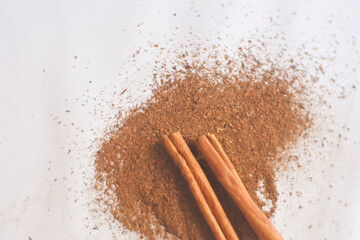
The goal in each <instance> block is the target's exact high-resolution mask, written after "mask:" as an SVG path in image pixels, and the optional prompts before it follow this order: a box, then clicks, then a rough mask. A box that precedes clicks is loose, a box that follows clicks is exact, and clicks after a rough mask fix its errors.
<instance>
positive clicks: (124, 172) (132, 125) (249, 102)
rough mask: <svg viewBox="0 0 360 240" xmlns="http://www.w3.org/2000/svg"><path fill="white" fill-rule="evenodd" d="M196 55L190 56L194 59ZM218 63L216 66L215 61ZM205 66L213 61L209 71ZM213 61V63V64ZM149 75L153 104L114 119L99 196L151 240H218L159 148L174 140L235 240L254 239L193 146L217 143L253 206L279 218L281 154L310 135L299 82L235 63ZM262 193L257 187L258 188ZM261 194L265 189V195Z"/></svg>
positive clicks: (182, 63) (252, 63) (290, 73)
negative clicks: (196, 167) (207, 140)
mask: <svg viewBox="0 0 360 240" xmlns="http://www.w3.org/2000/svg"><path fill="white" fill-rule="evenodd" d="M195 55H196V54H195ZM220 58H221V59H220ZM209 59H212V60H211V61H210V60H209ZM214 59H215V60H214ZM167 69H171V70H164V69H155V70H154V89H153V95H152V97H151V98H150V99H149V100H148V101H147V102H145V103H144V104H142V105H139V106H136V107H135V108H133V109H130V110H129V111H128V112H127V114H126V115H125V116H121V115H119V117H118V120H119V121H118V122H119V123H118V124H117V125H115V126H113V128H112V130H111V131H110V133H109V134H108V136H107V137H106V138H104V140H103V141H102V143H101V146H100V149H99V151H98V152H97V155H96V161H95V165H96V180H97V185H96V188H97V189H98V190H100V191H102V195H101V199H102V201H103V203H105V204H106V206H107V208H108V209H109V211H110V212H111V213H112V215H113V217H114V218H115V219H117V220H118V221H119V222H121V223H122V224H123V225H124V227H126V228H127V229H129V230H134V231H137V232H139V233H140V234H141V235H142V236H143V237H145V238H147V239H158V238H165V239H176V238H179V239H184V240H187V239H214V237H213V236H212V233H211V231H210V229H209V227H208V226H207V224H206V222H205V220H204V218H203V216H202V214H201V212H200V210H199V208H198V206H197V205H196V202H195V200H194V199H193V196H192V194H191V192H190V190H189V189H188V186H187V184H186V181H185V180H184V179H183V177H182V175H181V173H180V171H179V169H177V167H176V166H175V164H174V163H173V161H172V160H171V159H170V157H169V156H168V154H167V152H166V151H165V149H164V148H163V146H162V145H161V143H160V141H159V136H160V135H161V134H163V133H166V134H169V133H172V132H174V131H180V132H181V133H182V135H183V136H184V138H185V140H186V141H187V143H188V144H189V146H190V148H191V150H192V151H193V153H194V155H195V156H196V157H197V159H198V161H199V163H200V165H201V166H202V168H203V169H204V171H205V173H206V175H207V176H208V178H209V180H210V183H211V184H212V186H213V188H214V190H215V192H216V194H217V196H218V197H219V200H220V202H221V204H222V206H223V207H224V209H225V211H226V213H227V215H228V217H229V219H230V221H231V223H232V224H233V226H234V228H235V231H236V232H237V234H238V236H239V238H240V239H257V237H256V235H255V233H254V232H253V231H252V229H251V228H250V226H249V225H248V223H247V222H246V219H245V218H244V217H243V215H242V214H241V212H240V210H239V209H238V208H237V207H236V205H235V204H234V203H233V201H232V200H231V198H230V197H229V196H228V194H227V193H226V192H225V190H224V189H223V188H222V186H221V185H220V184H219V182H218V181H217V180H216V178H215V176H214V175H213V174H212V172H211V170H210V169H209V167H208V166H207V164H206V162H205V161H204V160H203V159H202V156H201V155H200V154H199V152H198V150H197V149H196V147H195V145H194V140H195V139H196V138H197V137H198V136H200V135H202V134H206V133H215V134H216V136H217V138H218V139H219V140H220V142H221V144H222V146H223V147H224V150H225V151H226V153H227V154H228V156H229V158H230V159H231V160H232V162H233V164H234V166H235V168H236V170H237V171H238V173H239V176H240V178H241V179H242V181H243V183H244V185H245V186H246V188H247V190H248V191H249V193H250V195H251V197H252V198H253V199H254V200H255V202H256V203H257V204H258V205H259V206H261V207H263V206H265V202H264V199H260V198H259V197H258V195H257V193H256V191H257V190H259V189H260V188H262V193H263V195H264V197H265V199H266V200H271V202H272V205H271V206H270V208H269V209H270V210H269V211H266V214H267V215H268V217H271V216H272V214H273V213H274V211H275V209H276V201H277V197H278V192H277V189H276V186H275V180H276V179H275V174H276V169H278V168H277V167H278V166H279V165H281V164H284V163H285V162H286V161H288V159H287V158H286V157H280V156H282V155H281V153H283V151H284V150H285V149H286V147H287V146H289V145H290V144H292V143H294V142H296V140H297V139H298V138H299V137H300V136H301V135H302V134H303V133H304V131H305V130H306V129H307V128H308V127H309V126H310V123H311V120H310V119H309V117H308V111H307V110H306V107H305V106H306V96H305V91H306V90H305V88H304V84H303V82H302V81H303V79H302V76H303V75H302V74H301V73H300V74H299V72H298V71H297V70H296V69H295V68H294V67H291V68H288V69H282V68H279V67H276V65H275V64H273V63H272V62H271V63H269V62H264V63H261V62H260V61H259V60H258V59H256V58H255V57H254V56H252V55H251V54H250V53H248V52H246V53H245V52H244V51H243V50H241V49H239V52H238V53H236V57H234V58H230V57H229V56H226V55H225V56H221V57H218V56H210V57H209V58H208V59H206V60H202V61H199V60H198V59H197V60H192V59H191V57H189V56H188V55H187V54H180V55H179V56H178V59H177V60H176V61H175V62H174V63H173V66H170V67H169V66H167ZM262 185H263V186H262ZM261 186H262V187H261Z"/></svg>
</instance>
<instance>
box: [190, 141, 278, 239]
mask: <svg viewBox="0 0 360 240" xmlns="http://www.w3.org/2000/svg"><path fill="white" fill-rule="evenodd" d="M196 146H197V147H198V148H199V150H200V152H201V153H202V154H203V156H204V158H205V160H206V161H207V162H208V164H209V166H210V168H211V169H212V171H213V172H214V174H215V176H216V177H217V179H218V180H219V181H220V183H221V184H222V185H223V186H224V188H225V190H226V191H227V192H228V193H229V195H230V196H231V198H232V199H233V200H234V202H235V203H236V204H237V206H238V207H239V208H240V210H241V211H242V213H243V214H244V216H245V217H246V219H247V220H248V222H249V224H250V225H251V227H252V228H253V230H254V231H255V233H256V234H257V235H258V236H259V238H260V239H263V240H270V239H271V240H280V239H282V237H281V235H280V234H279V232H278V231H277V230H276V229H275V227H274V226H273V225H272V224H271V222H270V220H269V219H268V218H267V217H266V215H265V214H264V212H263V211H262V210H261V209H260V208H259V207H258V206H257V205H256V203H255V202H254V201H253V200H252V199H251V197H250V195H249V193H248V192H247V190H246V188H245V186H244V184H243V183H242V181H241V179H240V177H239V175H238V174H237V172H236V170H235V168H234V166H233V165H232V163H231V161H230V159H229V158H228V157H227V155H226V154H225V151H224V150H223V149H222V147H221V145H220V143H219V142H218V141H217V139H216V137H215V135H210V136H208V137H207V136H205V135H202V136H200V137H199V139H198V141H197V142H196Z"/></svg>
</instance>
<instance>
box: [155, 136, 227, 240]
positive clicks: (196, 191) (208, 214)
mask: <svg viewBox="0 0 360 240" xmlns="http://www.w3.org/2000/svg"><path fill="white" fill-rule="evenodd" d="M161 142H162V143H163V145H164V147H165V148H166V150H167V152H168V153H169V155H170V156H171V158H172V159H173V161H174V162H175V164H176V165H177V166H178V167H179V169H180V171H181V174H182V175H183V176H184V178H185V180H186V181H187V183H188V185H189V188H190V191H191V192H192V194H193V195H194V198H195V200H196V202H197V204H198V205H199V208H200V210H201V212H202V214H203V216H204V218H205V220H206V222H207V223H208V224H209V226H210V228H211V230H212V232H213V233H214V236H215V238H216V239H217V240H226V238H225V236H224V233H223V232H222V230H221V228H220V226H219V224H218V222H217V221H216V218H215V217H214V215H213V213H212V211H211V209H210V207H209V205H208V204H207V202H206V200H205V197H204V195H203V194H202V192H201V190H200V187H199V185H198V183H197V182H196V180H195V178H194V175H193V174H192V172H191V170H190V169H189V167H188V165H187V163H186V161H185V159H184V158H183V157H182V156H181V155H180V154H179V152H178V151H177V149H176V147H175V146H174V144H173V143H172V142H171V140H170V139H169V137H168V136H166V135H164V136H162V138H161Z"/></svg>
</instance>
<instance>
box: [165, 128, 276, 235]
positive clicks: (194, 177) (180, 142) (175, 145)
mask: <svg viewBox="0 0 360 240" xmlns="http://www.w3.org/2000/svg"><path fill="white" fill-rule="evenodd" d="M161 141H162V143H163V145H164V147H165V148H166V150H167V152H168V153H169V155H170V156H171V158H172V159H173V161H174V162H175V164H176V165H177V166H178V167H179V169H180V171H181V173H182V175H183V176H184V178H185V180H186V181H187V182H188V185H189V188H190V190H191V192H192V194H193V195H194V198H195V200H196V202H197V204H198V206H199V208H200V210H201V212H202V214H203V216H204V218H205V220H206V222H207V223H208V224H209V226H210V228H211V230H212V232H213V233H214V236H215V238H216V239H218V240H233V239H234V240H238V239H239V238H238V236H237V235H236V232H235V230H234V228H233V226H232V225H231V223H230V221H229V219H228V217H227V216H226V213H225V211H224V209H223V208H222V206H221V204H220V202H219V200H218V198H217V196H216V194H215V192H214V190H213V189H212V187H211V185H210V183H209V181H208V179H207V177H206V175H205V173H204V171H203V170H202V169H201V167H200V165H199V163H198V162H197V160H196V158H195V157H194V155H193V154H192V152H191V150H190V148H189V147H188V145H187V144H186V142H185V140H184V138H183V137H182V136H181V134H180V133H179V132H175V133H172V134H171V135H169V136H167V135H164V136H162V137H161ZM196 146H197V147H198V149H199V150H200V152H201V153H202V155H203V156H204V158H205V160H206V161H207V163H208V164H209V166H210V168H211V169H212V171H213V172H214V174H215V176H216V177H217V179H218V180H219V182H220V183H221V184H222V185H223V187H224V188H225V190H226V191H227V192H228V194H229V195H230V196H231V198H232V199H233V200H234V202H235V203H236V205H237V206H238V207H239V208H240V210H241V211H242V213H243V214H244V216H245V217H246V219H247V221H248V222H249V224H250V225H251V227H252V228H253V230H254V231H255V233H256V234H257V235H258V236H259V238H260V239H264V240H270V239H271V240H272V239H275V240H278V239H282V237H281V235H280V234H279V232H278V231H277V230H276V229H275V227H274V226H273V225H272V224H271V222H270V221H269V219H268V218H267V217H266V215H265V214H264V212H263V211H262V210H261V209H260V208H259V207H258V206H257V205H256V203H255V202H254V201H253V200H252V199H251V197H250V195H249V193H248V192H247V190H246V188H245V186H244V184H243V183H242V181H241V179H240V177H239V175H238V173H237V172H236V170H235V168H234V166H233V165H232V163H231V161H230V159H229V158H228V157H227V155H226V153H225V151H224V150H223V148H222V146H221V144H220V143H219V141H218V140H217V138H216V137H215V135H213V134H209V135H202V136H200V137H199V138H198V140H197V142H196Z"/></svg>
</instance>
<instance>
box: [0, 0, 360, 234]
mask: <svg viewBox="0 0 360 240" xmlns="http://www.w3.org/2000/svg"><path fill="white" fill-rule="evenodd" d="M174 13H176V16H174ZM359 23H360V2H359V1H194V2H188V1H130V0H129V1H93V0H89V1H85V0H83V1H70V0H65V1H45V0H44V1H41V0H33V1H25V0H24V1H19V0H15V1H10V0H9V1H6V0H0V110H1V111H0V238H1V239H15V240H17V239H28V237H29V236H31V237H32V239H34V240H45V239H111V238H112V236H113V235H115V236H118V238H119V239H129V238H130V237H131V236H132V237H134V238H135V239H136V235H134V234H129V233H127V234H125V235H121V233H120V231H114V230H113V231H111V230H110V229H109V226H108V224H107V221H106V220H104V219H103V218H101V217H99V218H98V219H93V215H92V214H91V213H90V209H91V206H88V205H87V203H88V202H89V199H91V197H92V196H91V195H89V194H87V193H86V192H85V190H86V186H85V185H84V182H83V178H84V177H88V176H89V174H90V176H91V163H92V158H91V154H92V149H93V148H90V149H89V147H90V145H91V143H92V142H94V140H95V137H97V136H101V132H102V131H103V130H104V128H105V127H106V125H108V124H110V123H109V122H108V121H106V119H107V118H108V117H107V116H113V114H114V112H113V111H114V110H112V109H111V108H110V107H106V106H107V102H108V101H110V103H111V101H113V99H114V98H112V97H111V96H110V95H111V94H112V93H113V92H114V91H117V92H121V91H122V90H123V89H125V88H128V91H127V93H126V94H127V95H128V96H130V95H131V94H135V95H136V94H138V95H141V94H142V88H141V86H143V84H144V83H145V82H146V81H149V79H148V78H146V76H147V74H149V71H148V70H147V68H146V67H145V68H144V69H140V71H138V70H137V69H136V67H134V65H132V64H130V63H129V62H128V61H129V59H130V57H131V56H132V54H134V53H135V51H136V50H137V49H138V48H139V47H142V48H146V46H147V44H148V42H153V43H158V42H159V43H166V42H167V41H169V39H172V43H173V45H176V44H177V43H179V42H184V41H186V39H187V37H189V36H190V33H189V32H192V33H193V34H196V35H197V36H199V42H201V41H202V40H205V39H208V40H209V42H210V43H212V42H213V43H220V44H222V45H227V44H229V45H230V44H234V42H238V43H239V44H240V40H241V39H243V40H253V41H254V40H256V39H262V38H264V39H265V38H266V39H268V40H267V41H268V43H269V49H268V51H269V52H272V53H274V54H276V53H278V52H280V51H281V49H280V47H279V46H278V45H279V41H280V40H279V38H278V39H275V38H271V37H272V36H275V35H276V34H281V33H282V34H283V35H282V36H284V37H285V40H283V41H285V42H286V43H287V45H288V49H290V52H292V50H293V53H294V54H296V51H297V49H298V48H299V47H302V48H303V49H306V51H307V52H308V53H309V54H310V55H312V56H314V58H315V59H318V61H319V62H321V61H324V62H326V63H325V64H324V66H323V67H324V70H325V72H326V73H325V74H324V75H322V76H321V78H320V80H321V81H320V82H321V84H323V85H325V86H326V87H327V88H329V89H330V90H331V91H332V92H333V94H332V95H331V96H328V97H327V99H326V101H327V102H328V103H330V105H332V108H331V109H327V108H324V109H323V112H322V114H323V115H327V116H332V117H330V118H329V117H328V118H326V120H323V119H320V120H319V119H318V120H317V122H318V123H319V122H321V124H319V125H318V126H317V127H316V129H314V133H313V134H311V136H310V139H312V140H307V141H305V142H300V143H299V144H298V146H297V148H298V149H305V150H306V151H305V153H304V152H303V151H301V153H300V156H301V158H300V162H301V164H302V167H301V168H300V169H296V168H295V170H292V169H291V168H290V169H289V170H288V171H286V172H285V173H283V174H282V175H279V183H278V185H279V189H280V201H279V207H278V211H277V212H276V214H275V216H274V218H273V219H272V221H273V222H274V223H275V225H276V227H277V228H278V229H279V231H280V232H281V233H282V234H283V236H284V238H285V239H360V214H359V213H360V177H359V176H360V174H359V173H360V163H359V162H360V159H359V158H360V157H359V156H360V145H359V144H360V141H359V140H360V139H359V138H360V127H359V123H360V107H359V106H358V104H359V103H360V94H359V87H360V86H359V71H360V68H359V66H360V57H359V51H360V42H359V41H360V29H359V28H360V27H359V26H360V25H359ZM218 37H220V39H218ZM302 44H303V45H302ZM75 56H77V59H75ZM323 58H325V60H324V59H323ZM153 59H155V56H151V54H150V55H149V56H147V58H146V59H145V60H146V61H152V60H153ZM329 59H330V60H329ZM143 60H144V59H143ZM145 60H144V61H145ZM140 62H141V60H140ZM140 65H141V64H140ZM127 70H129V71H130V72H131V71H134V72H135V71H137V73H136V74H131V73H129V74H128V75H129V76H130V78H129V79H126V78H125V77H123V76H119V73H122V74H125V72H126V71H127ZM131 76H133V78H131ZM134 76H137V77H138V78H135V77H134ZM139 76H140V77H139ZM141 76H142V78H141ZM89 81H91V83H89ZM334 82H335V83H334ZM342 86H343V87H344V89H345V90H344V91H345V93H346V95H347V97H346V98H345V99H341V98H338V96H339V94H341V91H342V89H341V87H342ZM115 87H116V88H115ZM102 91H103V93H102ZM101 94H102V95H101ZM103 99H105V100H104V101H103ZM115 99H116V98H115ZM98 104H102V105H101V107H100V109H102V111H103V112H102V113H101V112H99V105H98ZM115 104H116V102H115ZM96 109H98V110H97V111H95V110H96ZM66 110H70V112H68V113H67V112H66ZM59 121H60V122H61V123H59ZM71 123H74V125H71ZM347 128H349V129H350V130H349V131H348V130H346V129H347ZM91 129H94V130H93V131H91ZM338 134H341V138H340V137H339V135H338ZM324 138H326V139H325V140H324ZM345 138H346V139H345ZM315 140H318V142H317V143H314V142H311V141H315ZM319 142H322V143H323V144H324V147H323V148H321V144H319ZM69 149H71V152H70V153H69V154H68V151H69ZM310 153H313V154H310ZM87 167H88V169H87ZM72 172H73V173H72ZM83 172H84V173H83ZM290 192H292V193H293V194H292V195H290ZM297 192H298V194H297ZM300 192H301V193H300ZM284 200H285V201H286V202H284ZM94 228H95V229H94Z"/></svg>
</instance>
